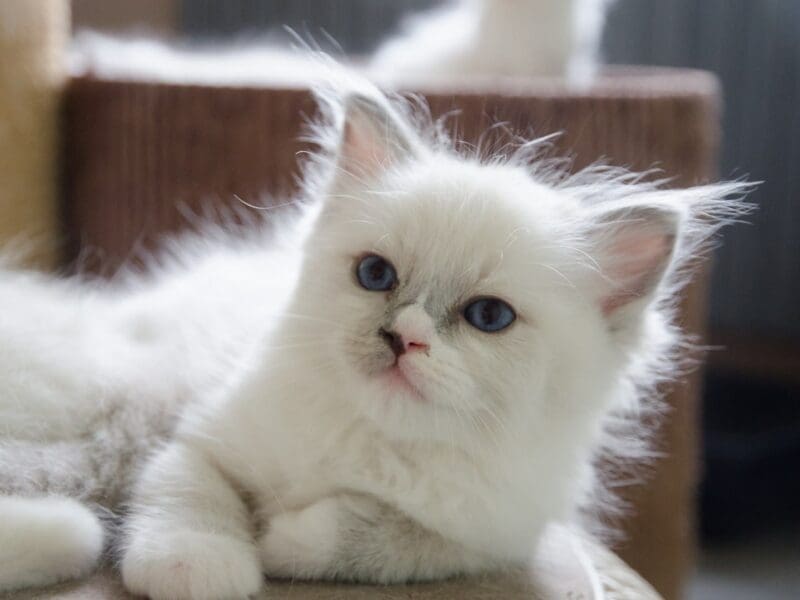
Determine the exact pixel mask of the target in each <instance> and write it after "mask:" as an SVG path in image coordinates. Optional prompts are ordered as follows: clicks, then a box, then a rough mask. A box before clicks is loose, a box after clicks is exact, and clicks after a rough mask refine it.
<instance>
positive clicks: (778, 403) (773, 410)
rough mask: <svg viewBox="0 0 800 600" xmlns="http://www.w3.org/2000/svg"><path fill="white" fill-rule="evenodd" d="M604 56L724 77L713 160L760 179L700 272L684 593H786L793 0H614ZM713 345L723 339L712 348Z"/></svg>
mask: <svg viewBox="0 0 800 600" xmlns="http://www.w3.org/2000/svg"><path fill="white" fill-rule="evenodd" d="M436 4H438V2H435V1H434V0H324V1H320V0H225V1H221V0H137V1H136V2H132V1H125V0H73V13H72V19H73V26H74V28H75V29H79V28H95V29H101V30H106V31H117V32H119V31H126V32H129V31H139V32H151V33H158V34H161V35H166V36H179V37H182V38H190V39H193V40H198V41H203V40H206V41H207V40H214V41H220V40H225V39H231V38H242V37H245V38H246V37H255V36H260V35H262V34H263V33H264V32H267V31H270V32H281V31H282V29H281V28H282V26H283V25H289V26H291V27H293V28H294V29H295V30H297V31H298V32H301V33H308V34H310V35H312V36H314V37H316V38H318V39H322V38H324V37H325V35H323V33H322V32H323V31H324V32H327V34H329V35H330V36H331V37H332V38H333V39H335V40H336V41H337V42H338V43H339V44H340V45H341V47H342V49H343V50H344V51H345V52H348V53H356V54H358V53H366V52H368V51H370V50H371V49H373V48H374V47H375V46H376V44H377V43H378V41H379V40H381V39H383V38H384V37H385V35H386V34H387V33H388V32H389V31H392V30H394V29H396V28H397V26H398V24H399V23H400V21H401V20H402V19H403V17H404V16H405V15H407V14H408V13H411V12H413V11H416V10H419V9H422V8H426V7H430V6H433V5H436ZM603 48H604V57H605V60H606V61H607V62H608V63H612V64H617V63H620V64H652V65H666V66H685V67H697V68H702V69H707V70H710V71H713V72H714V73H716V74H717V75H718V77H719V78H720V80H721V82H722V86H723V91H724V109H723V144H722V148H721V155H720V162H719V174H720V176H721V177H725V178H739V177H747V178H748V179H749V180H751V181H763V182H764V183H763V184H762V185H760V186H759V188H758V190H757V192H755V193H754V194H753V196H752V197H751V200H752V201H753V202H755V203H756V204H757V205H758V207H759V210H758V211H757V212H756V213H755V214H754V215H753V216H752V217H751V218H749V219H748V221H749V224H747V225H739V226H736V227H734V228H732V229H731V230H729V231H727V232H726V238H725V240H726V241H725V245H724V246H723V247H722V248H721V249H720V250H719V251H718V252H717V254H716V259H715V264H714V270H713V276H712V286H711V314H710V324H709V332H708V341H709V344H710V345H711V346H712V347H714V348H717V347H718V348H720V349H719V350H717V349H712V350H711V351H710V353H709V362H708V368H707V371H706V374H705V391H704V400H703V478H702V487H701V491H700V496H699V499H698V511H699V517H700V519H699V523H700V527H701V539H702V552H701V555H700V560H699V569H698V573H697V576H696V577H695V578H694V580H693V583H692V586H691V590H690V598H692V599H693V600H706V599H712V598H725V599H728V600H738V599H739V598H741V599H762V598H763V599H765V600H769V599H779V598H780V599H783V598H786V599H788V598H798V597H800V402H799V401H798V400H799V395H798V390H800V198H798V195H799V194H800V1H798V0H619V1H618V2H617V3H616V5H615V6H614V8H613V9H612V11H611V13H610V17H609V22H608V26H607V28H606V31H605V37H604V44H603ZM723 348H724V350H723Z"/></svg>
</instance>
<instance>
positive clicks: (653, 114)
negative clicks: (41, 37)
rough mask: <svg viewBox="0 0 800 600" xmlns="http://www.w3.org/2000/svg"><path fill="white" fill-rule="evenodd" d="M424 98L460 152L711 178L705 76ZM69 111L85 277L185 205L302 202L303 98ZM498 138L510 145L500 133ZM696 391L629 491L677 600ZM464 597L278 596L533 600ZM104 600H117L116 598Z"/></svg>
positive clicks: (457, 590) (131, 100)
mask: <svg viewBox="0 0 800 600" xmlns="http://www.w3.org/2000/svg"><path fill="white" fill-rule="evenodd" d="M415 91H419V89H417V90H415ZM423 92H424V96H425V98H426V99H427V100H428V102H429V103H430V106H431V110H432V113H433V115H443V114H445V113H448V112H450V111H457V112H455V113H454V114H453V115H452V116H451V117H450V119H449V121H448V123H449V125H450V126H451V128H455V129H456V131H458V137H459V138H460V139H464V140H467V141H470V142H473V143H475V142H477V141H478V139H479V137H480V135H481V134H482V133H483V132H485V131H486V130H487V128H488V127H489V126H490V125H492V124H494V123H496V122H500V121H502V122H507V123H508V124H509V126H510V128H511V129H512V130H514V131H517V132H521V133H523V134H524V135H526V136H528V135H529V134H531V133H534V134H536V135H545V134H549V133H553V132H563V135H561V136H560V137H558V138H556V139H555V140H554V141H553V144H554V146H555V154H557V155H563V154H568V155H572V156H574V158H575V161H574V168H579V167H581V166H584V165H586V164H589V163H591V162H594V161H596V160H598V159H600V158H605V159H606V160H608V161H609V162H611V163H613V164H616V165H623V166H629V167H631V168H633V169H637V170H644V169H649V168H652V167H658V168H660V169H661V170H662V171H663V175H664V176H670V177H673V178H674V179H673V180H672V181H673V184H674V185H675V186H686V185H690V184H695V183H699V182H703V181H706V180H708V179H709V178H710V177H712V176H713V175H714V170H715V169H714V164H715V154H716V149H717V143H718V135H719V132H718V102H717V85H716V82H715V80H714V79H713V77H712V76H710V75H707V74H705V73H701V72H696V71H684V70H670V69H647V70H640V69H633V68H630V69H627V68H626V69H617V70H612V71H610V72H609V73H608V74H606V75H605V76H604V77H603V78H601V79H600V80H599V81H598V82H597V83H596V85H595V86H594V87H593V88H592V89H591V90H590V91H588V92H585V93H574V92H570V91H569V90H567V89H565V88H564V87H563V86H562V85H561V84H559V83H558V82H555V81H548V80H541V81H533V80H532V81H503V82H497V81H495V82H485V84H482V83H476V82H470V84H469V85H468V86H464V87H459V88H458V89H455V88H447V89H446V88H442V87H439V88H437V89H434V88H431V87H428V89H425V90H423ZM65 108H66V111H65V123H64V124H65V132H64V136H65V145H64V159H65V165H64V175H65V178H64V190H63V191H64V207H63V214H64V216H65V227H66V233H67V234H68V239H69V240H70V241H71V242H72V246H71V252H70V256H69V257H68V258H69V259H75V258H76V257H78V256H81V257H82V264H83V265H84V267H86V268H90V269H92V268H98V265H99V264H101V263H102V264H104V265H105V268H106V269H107V268H108V265H114V264H118V263H119V262H121V261H123V260H125V259H126V258H128V257H129V256H130V255H131V252H132V250H133V249H134V248H136V247H150V246H152V245H153V243H154V242H155V240H156V239H157V238H158V236H160V235H162V234H163V233H165V232H169V231H175V230H178V229H180V228H181V227H182V226H183V225H184V224H185V218H184V216H183V214H184V213H182V212H181V210H180V209H179V206H181V205H182V206H184V207H189V208H193V209H196V210H199V211H200V212H202V207H203V206H207V205H208V204H209V203H212V204H231V203H232V204H234V205H235V204H239V203H238V200H237V199H236V198H237V197H238V198H241V199H243V200H245V201H247V202H249V203H250V204H255V205H260V204H264V203H266V204H269V202H268V201H266V200H264V192H270V193H272V194H274V195H276V196H277V197H280V195H281V192H285V191H287V190H290V189H292V188H293V187H294V185H295V182H294V179H293V178H294V177H295V176H296V175H297V173H298V170H297V157H296V155H297V153H298V152H300V151H302V150H304V149H306V148H307V146H306V145H305V144H303V143H301V142H299V141H298V134H299V132H300V129H301V124H302V121H303V119H304V115H311V114H313V112H314V110H315V105H314V101H313V99H312V97H311V95H310V94H309V92H308V91H307V90H305V89H289V88H282V89H276V88H270V87H261V88H255V87H224V86H209V85H186V84H181V85H176V84H169V83H163V82H161V83H158V82H148V81H131V80H108V79H96V78H91V77H81V78H77V79H74V80H73V81H72V82H71V83H70V85H69V86H68V89H67V93H66V106H65ZM494 134H495V135H500V136H502V135H503V134H502V131H501V130H500V129H495V130H494ZM488 141H489V140H484V145H486V144H487V143H488ZM239 206H240V207H241V205H240V204H239ZM87 249H88V251H87ZM704 281H705V278H702V277H701V278H699V280H698V281H696V282H695V283H694V284H693V285H692V286H691V287H690V288H689V290H688V292H687V294H686V298H685V302H684V305H683V313H682V319H683V321H684V323H685V325H686V327H687V328H688V329H689V330H690V331H693V332H696V333H702V330H703V324H704V318H705V287H704V285H705V284H704ZM698 383H699V375H698V374H697V373H696V374H694V375H692V376H690V377H688V378H687V379H685V380H684V381H682V382H681V383H679V384H678V385H675V386H674V387H673V388H672V390H671V392H670V394H669V396H668V403H669V405H670V407H671V412H670V413H669V415H668V418H667V419H666V420H665V422H664V424H663V425H662V426H661V428H660V431H659V435H658V437H657V442H658V446H659V449H661V450H662V451H664V453H665V457H664V458H662V459H661V460H659V461H657V462H656V463H655V464H654V465H653V467H652V468H651V472H650V473H649V475H650V476H649V478H648V480H647V483H646V484H645V485H642V486H635V487H630V488H629V489H626V490H624V495H625V497H626V498H627V499H628V500H629V501H630V504H631V507H632V509H631V511H630V516H629V517H627V518H626V519H624V520H623V521H622V523H621V525H622V529H623V530H624V532H625V535H626V540H624V541H622V542H621V543H620V544H619V545H618V547H617V548H616V550H617V552H618V553H619V554H620V556H622V557H623V558H624V559H625V560H626V561H627V562H628V563H629V564H630V565H632V566H633V567H634V568H635V569H636V570H637V571H638V572H639V573H641V574H642V575H643V576H644V577H645V578H646V579H647V580H648V581H649V582H650V583H652V584H653V585H654V587H655V588H656V589H658V590H659V592H660V593H661V594H663V595H664V596H665V597H666V598H668V599H676V598H679V597H680V595H681V589H682V585H683V583H684V578H685V576H686V574H687V571H688V569H689V567H690V565H691V563H692V560H693V552H694V537H693V530H694V528H693V525H694V523H693V514H694V500H695V485H696V479H697V466H696V465H697V448H696V444H697V441H696V440H697V430H696V428H697V422H698V419H697V395H698V389H699V385H698ZM102 581H106V580H102ZM459 585H460V584H457V583H452V584H440V585H439V586H428V587H425V586H423V587H415V588H409V589H406V588H400V589H398V590H397V591H396V592H394V591H391V590H389V589H381V590H377V589H376V590H372V591H369V592H366V591H363V590H364V588H358V590H360V591H359V592H355V591H351V590H350V588H343V587H322V588H319V587H315V586H305V585H299V584H295V585H294V586H293V587H282V588H279V589H281V590H282V592H281V594H283V593H284V592H285V593H286V595H289V594H290V595H291V596H292V597H298V598H306V597H314V593H316V594H317V596H318V597H322V596H320V594H322V595H323V596H324V597H348V598H352V597H358V596H357V595H355V594H357V593H363V594H367V595H366V596H364V597H387V598H388V597H391V598H394V597H398V598H399V597H403V598H443V597H451V598H489V597H493V598H499V597H503V598H517V597H520V598H521V597H528V596H526V594H527V592H526V591H525V590H524V589H523V588H520V587H519V586H518V585H517V584H515V583H513V582H510V581H505V582H504V583H500V582H497V581H496V582H494V583H491V584H485V585H488V586H489V587H488V588H487V587H481V586H476V587H472V586H471V585H470V586H468V588H469V589H470V591H469V592H468V591H467V588H465V587H459ZM98 586H99V587H97V588H95V589H96V590H111V589H113V585H112V584H111V583H108V582H107V583H103V584H100V583H98ZM109 586H111V587H109ZM453 586H455V587H453ZM492 586H495V587H492ZM497 586H501V587H497ZM504 586H505V587H504ZM64 589H65V590H66V589H71V588H69V587H67V588H64ZM78 589H81V588H78ZM313 590H325V591H324V592H323V591H319V592H313ZM481 590H483V591H481ZM487 590H488V591H487ZM63 593H65V594H67V593H69V592H63ZM74 593H78V592H74ZM81 593H83V592H81ZM97 593H98V594H99V593H104V594H106V596H104V597H115V596H114V594H112V593H111V592H110V591H106V592H101V591H97ZM108 594H111V595H108ZM281 594H279V596H281ZM42 597H47V596H42ZM64 597H69V596H64ZM75 597H78V596H75ZM81 597H83V596H81ZM86 597H88V596H86Z"/></svg>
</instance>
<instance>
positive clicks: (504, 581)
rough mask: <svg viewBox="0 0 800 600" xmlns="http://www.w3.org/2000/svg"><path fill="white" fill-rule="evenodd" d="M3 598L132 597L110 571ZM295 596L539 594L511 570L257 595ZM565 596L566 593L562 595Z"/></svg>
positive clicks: (405, 598)
mask: <svg viewBox="0 0 800 600" xmlns="http://www.w3.org/2000/svg"><path fill="white" fill-rule="evenodd" d="M1 597H2V598H3V600H39V599H42V600H44V599H48V600H49V599H54V598H59V599H62V600H112V599H113V600H122V599H127V598H134V596H131V595H130V594H128V593H127V592H126V591H125V590H124V589H123V587H122V584H121V583H120V581H119V578H118V577H116V576H115V575H114V574H113V573H109V572H103V573H100V574H98V575H96V576H94V577H92V578H91V579H89V580H87V581H81V582H72V583H65V584H61V585H57V586H53V587H51V588H47V589H45V590H39V591H25V592H18V593H14V594H6V595H4V596H1ZM258 598H259V599H262V598H263V599H267V598H292V599H297V600H314V599H317V598H325V599H328V600H362V599H363V600H401V599H402V600H444V599H448V600H449V599H456V598H458V599H462V598H463V599H464V600H490V599H492V600H496V599H498V598H502V599H507V600H522V599H525V600H535V599H537V598H539V596H537V595H536V593H535V592H534V591H533V589H532V587H531V584H530V583H528V581H527V580H526V578H525V576H524V574H522V573H514V574H508V575H498V576H494V577H485V578H482V579H458V580H453V581H447V582H440V583H425V584H414V585H402V586H387V587H379V586H368V585H345V584H325V583H300V582H288V581H287V582H269V583H268V585H267V586H266V587H265V589H264V590H263V591H262V592H261V594H260V595H259V596H258ZM565 598H566V596H565Z"/></svg>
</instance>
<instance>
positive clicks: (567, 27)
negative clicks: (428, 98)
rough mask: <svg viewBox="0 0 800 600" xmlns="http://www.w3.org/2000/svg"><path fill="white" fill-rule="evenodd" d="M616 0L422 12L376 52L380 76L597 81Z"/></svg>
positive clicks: (471, 0) (458, 5)
mask: <svg viewBox="0 0 800 600" xmlns="http://www.w3.org/2000/svg"><path fill="white" fill-rule="evenodd" d="M612 1H613V0H459V1H457V2H454V3H451V4H449V5H447V6H446V7H444V8H442V9H439V10H436V11H432V12H430V13H425V14H422V15H419V16H418V17H416V18H415V19H413V20H412V21H411V22H410V24H409V26H408V27H407V30H406V31H405V32H403V33H401V34H400V35H398V36H397V37H395V38H393V39H390V40H389V41H387V42H386V43H385V44H384V45H382V46H381V47H380V48H379V49H378V50H377V52H376V54H375V56H374V57H373V60H372V64H371V67H372V70H373V72H374V73H375V74H376V75H377V76H378V77H379V78H381V79H387V78H390V79H398V78H403V77H405V78H407V77H409V76H412V77H426V78H436V79H443V78H460V77H463V76H465V75H466V76H470V75H484V76H509V77H536V76H546V77H566V78H567V79H568V81H569V82H570V83H572V84H574V85H577V86H585V85H588V84H589V83H591V80H592V78H593V77H594V75H595V72H596V69H597V63H598V60H599V48H600V41H601V37H602V31H603V24H604V22H605V14H606V11H607V10H608V6H609V5H610V3H611V2H612Z"/></svg>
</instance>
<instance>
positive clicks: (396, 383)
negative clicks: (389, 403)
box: [383, 361, 425, 402]
mask: <svg viewBox="0 0 800 600" xmlns="http://www.w3.org/2000/svg"><path fill="white" fill-rule="evenodd" d="M383 379H384V380H385V381H386V383H387V385H388V386H389V389H390V390H392V391H402V392H404V393H406V394H408V395H411V396H412V397H413V398H414V399H415V400H419V401H420V402H424V401H425V397H424V396H423V395H422V392H420V391H419V388H417V386H415V385H414V384H413V383H412V382H411V379H410V378H409V377H408V375H407V374H406V373H405V372H404V371H403V368H402V366H401V365H400V362H399V361H395V362H394V363H393V364H392V365H391V366H389V367H388V368H387V369H386V370H385V371H384V372H383Z"/></svg>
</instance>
